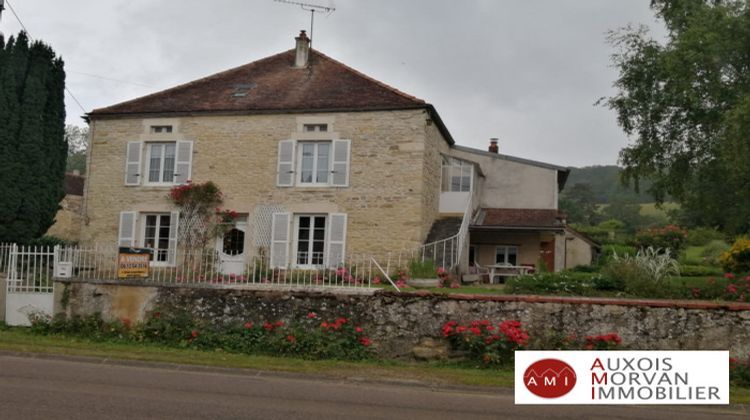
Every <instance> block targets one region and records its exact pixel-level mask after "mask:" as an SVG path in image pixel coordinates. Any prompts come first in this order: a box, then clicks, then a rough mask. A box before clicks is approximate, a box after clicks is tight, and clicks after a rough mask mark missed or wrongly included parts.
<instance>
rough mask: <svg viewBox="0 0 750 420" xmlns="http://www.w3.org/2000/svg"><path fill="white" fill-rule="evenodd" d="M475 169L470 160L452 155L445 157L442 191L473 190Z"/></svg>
mask: <svg viewBox="0 0 750 420" xmlns="http://www.w3.org/2000/svg"><path fill="white" fill-rule="evenodd" d="M473 169H474V168H473V164H472V163H470V162H467V161H464V160H461V159H455V158H451V157H443V174H442V177H443V179H442V191H443V192H469V191H471V182H472V175H473Z"/></svg>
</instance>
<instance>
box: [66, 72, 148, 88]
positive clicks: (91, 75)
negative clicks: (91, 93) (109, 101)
mask: <svg viewBox="0 0 750 420" xmlns="http://www.w3.org/2000/svg"><path fill="white" fill-rule="evenodd" d="M65 72H66V73H73V74H81V75H84V76H89V77H95V78H97V79H102V80H109V81H110V82H117V83H124V84H126V85H135V86H140V87H145V88H153V86H149V85H144V84H143V83H136V82H128V81H127V80H120V79H113V78H111V77H104V76H99V75H98V74H91V73H84V72H82V71H75V70H66V71H65Z"/></svg>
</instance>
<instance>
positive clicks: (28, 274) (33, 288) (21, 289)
mask: <svg viewBox="0 0 750 420" xmlns="http://www.w3.org/2000/svg"><path fill="white" fill-rule="evenodd" d="M0 252H2V253H3V254H5V253H6V252H7V256H5V255H3V258H2V259H3V261H5V263H4V270H5V273H6V275H7V277H6V281H7V283H6V287H7V291H8V292H9V293H52V290H53V287H54V282H53V280H52V279H53V270H54V257H55V249H54V248H53V247H49V246H38V247H35V246H18V245H16V244H12V245H10V246H9V247H7V250H6V248H3V250H1V251H0Z"/></svg>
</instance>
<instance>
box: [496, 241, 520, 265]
mask: <svg viewBox="0 0 750 420" xmlns="http://www.w3.org/2000/svg"><path fill="white" fill-rule="evenodd" d="M518 248H519V247H518V245H495V265H500V264H504V265H508V266H518ZM500 249H503V250H504V252H503V254H502V255H503V262H498V258H497V257H498V256H500V255H501V254H500V252H499V251H500ZM510 249H515V251H516V252H515V255H516V262H515V263H513V264H511V263H510V262H508V256H509V255H510V253H509V252H508V251H509V250H510Z"/></svg>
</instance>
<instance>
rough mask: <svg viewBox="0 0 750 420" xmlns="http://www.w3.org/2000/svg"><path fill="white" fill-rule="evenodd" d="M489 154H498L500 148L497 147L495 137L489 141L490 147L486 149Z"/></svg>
mask: <svg viewBox="0 0 750 420" xmlns="http://www.w3.org/2000/svg"><path fill="white" fill-rule="evenodd" d="M487 150H488V151H489V152H490V153H498V152H499V151H500V148H499V147H498V146H497V137H493V138H491V139H490V147H489V149H487Z"/></svg>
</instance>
